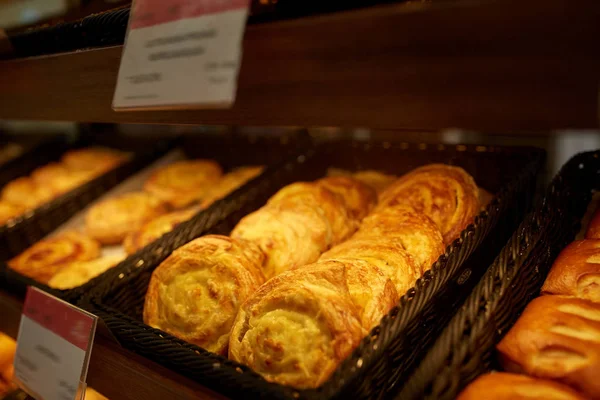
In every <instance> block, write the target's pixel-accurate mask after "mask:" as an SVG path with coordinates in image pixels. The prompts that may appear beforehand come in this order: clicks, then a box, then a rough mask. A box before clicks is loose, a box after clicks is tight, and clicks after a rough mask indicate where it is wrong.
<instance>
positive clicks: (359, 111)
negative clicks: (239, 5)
mask: <svg viewBox="0 0 600 400" xmlns="http://www.w3.org/2000/svg"><path fill="white" fill-rule="evenodd" d="M598 21H600V3H598V2H597V1H595V0H583V1H578V2H573V1H569V0H533V1H528V2H522V1H518V0H508V1H460V0H457V1H448V2H446V1H440V2H431V3H427V2H425V3H421V2H417V3H412V2H409V3H406V4H404V3H393V4H384V5H378V6H373V7H367V8H360V9H355V10H348V11H342V12H335V13H329V14H323V15H316V16H308V17H303V18H298V19H289V20H283V21H274V22H266V23H260V24H251V25H249V26H248V27H247V29H246V34H245V37H244V43H243V46H244V49H243V54H244V57H243V61H242V66H241V70H240V75H239V84H238V94H237V99H236V102H235V105H234V106H233V107H232V108H230V109H224V110H163V111H152V112H144V111H124V112H115V111H113V110H112V108H111V103H112V98H113V93H114V88H115V83H116V77H117V72H118V68H119V62H120V57H121V52H122V46H120V45H118V46H113V47H104V48H96V49H90V50H85V49H81V50H77V51H71V52H66V53H60V54H52V55H46V56H38V57H30V58H23V59H15V60H7V61H3V62H1V63H0V92H2V94H3V96H2V97H1V98H0V118H2V119H41V120H76V121H85V122H137V123H175V124H205V125H206V124H229V125H230V124H237V125H288V126H289V125H300V126H346V127H348V126H352V127H354V126H368V127H370V128H381V129H398V128H419V129H427V128H429V129H442V128H446V127H449V126H459V127H461V128H467V129H469V128H472V129H488V130H515V129H519V130H543V129H558V128H564V127H570V128H593V127H597V126H598V83H599V82H600V79H599V77H600V56H599V55H598V52H597V49H598V44H599V43H598V42H599V40H600V39H599V38H600V23H598ZM120 26H121V28H120V29H121V31H122V28H123V27H122V23H121V25H120ZM573 27H576V29H574V28H573ZM25 87H26V88H27V90H23V88H25Z"/></svg>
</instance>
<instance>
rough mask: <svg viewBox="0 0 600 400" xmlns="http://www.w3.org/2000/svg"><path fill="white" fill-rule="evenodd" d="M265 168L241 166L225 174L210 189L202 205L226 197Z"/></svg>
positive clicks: (204, 206)
mask: <svg viewBox="0 0 600 400" xmlns="http://www.w3.org/2000/svg"><path fill="white" fill-rule="evenodd" d="M264 169H265V168H264V167H263V166H250V167H239V168H236V169H234V170H233V171H231V172H229V173H228V174H225V176H223V179H221V180H220V181H218V182H217V183H216V184H215V185H213V187H212V188H210V189H209V191H208V193H207V194H206V197H205V199H204V201H203V202H202V207H203V208H207V207H208V206H210V205H211V204H212V203H214V202H215V201H217V200H219V199H222V198H224V197H226V196H227V195H228V194H229V193H231V192H233V191H234V190H236V189H237V188H239V187H241V186H243V185H244V184H245V183H246V182H248V181H250V180H251V179H254V178H256V177H257V176H258V175H260V174H261V173H262V171H263V170H264Z"/></svg>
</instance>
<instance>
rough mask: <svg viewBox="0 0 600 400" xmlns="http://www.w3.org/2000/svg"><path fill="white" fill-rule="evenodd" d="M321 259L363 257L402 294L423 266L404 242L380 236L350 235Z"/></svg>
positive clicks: (410, 285) (411, 285)
mask: <svg viewBox="0 0 600 400" xmlns="http://www.w3.org/2000/svg"><path fill="white" fill-rule="evenodd" d="M319 260H320V261H326V260H338V261H347V260H364V261H367V262H369V263H370V264H372V265H375V266H376V267H378V268H379V270H381V271H382V272H383V273H384V274H385V275H386V276H387V277H388V278H390V280H391V281H392V283H393V284H394V287H395V289H396V292H397V293H398V295H400V296H402V295H404V293H406V291H407V290H408V289H410V288H411V287H413V285H414V284H415V282H416V280H417V279H418V278H419V277H420V276H421V270H420V267H419V266H418V265H416V264H415V262H414V260H413V258H412V257H411V256H410V255H409V254H408V253H407V252H406V251H405V250H404V248H403V247H402V245H401V244H400V243H398V242H395V241H393V240H386V238H383V237H379V238H373V239H354V238H352V239H350V240H348V241H346V242H344V243H342V244H339V245H337V246H335V247H334V248H332V249H331V250H329V251H327V252H326V253H324V254H323V255H322V256H321V258H320V259H319Z"/></svg>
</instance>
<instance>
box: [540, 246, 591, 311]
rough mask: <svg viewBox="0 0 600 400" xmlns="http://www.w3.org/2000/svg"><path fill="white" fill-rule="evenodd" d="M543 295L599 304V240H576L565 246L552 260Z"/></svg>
mask: <svg viewBox="0 0 600 400" xmlns="http://www.w3.org/2000/svg"><path fill="white" fill-rule="evenodd" d="M542 293H543V294H564V295H569V296H575V297H579V298H582V299H587V300H591V301H595V302H600V240H597V239H588V240H577V241H575V242H573V243H571V244H570V245H568V246H567V247H565V248H564V249H563V251H562V252H561V253H560V254H559V255H558V257H557V258H556V261H554V264H553V265H552V269H550V273H549V274H548V277H547V278H546V281H545V282H544V286H543V287H542Z"/></svg>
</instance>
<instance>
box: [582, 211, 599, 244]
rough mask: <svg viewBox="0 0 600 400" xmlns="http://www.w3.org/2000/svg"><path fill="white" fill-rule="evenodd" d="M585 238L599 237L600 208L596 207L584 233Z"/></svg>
mask: <svg viewBox="0 0 600 400" xmlns="http://www.w3.org/2000/svg"><path fill="white" fill-rule="evenodd" d="M585 238H586V239H600V208H597V209H596V211H595V212H594V216H593V217H592V219H591V220H590V223H589V225H588V229H587V232H586V233H585Z"/></svg>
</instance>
